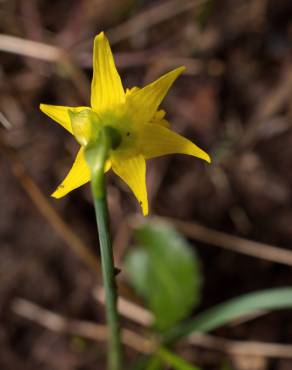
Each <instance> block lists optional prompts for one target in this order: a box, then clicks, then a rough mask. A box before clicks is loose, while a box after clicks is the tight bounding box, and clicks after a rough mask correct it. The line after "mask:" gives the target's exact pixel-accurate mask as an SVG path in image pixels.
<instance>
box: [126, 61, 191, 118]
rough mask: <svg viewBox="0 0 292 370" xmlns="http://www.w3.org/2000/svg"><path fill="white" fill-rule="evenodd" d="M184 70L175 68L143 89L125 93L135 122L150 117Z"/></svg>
mask: <svg viewBox="0 0 292 370" xmlns="http://www.w3.org/2000/svg"><path fill="white" fill-rule="evenodd" d="M184 70H185V67H179V68H176V69H174V70H173V71H171V72H169V73H167V74H165V75H164V76H162V77H160V78H159V79H158V80H156V81H154V82H152V83H151V84H149V85H147V86H145V87H144V88H143V89H135V90H134V91H133V92H132V91H130V93H129V94H128V95H127V105H128V110H129V114H130V115H131V116H132V117H133V119H134V120H135V121H136V122H137V124H140V123H142V124H143V123H147V122H149V121H150V120H151V119H152V117H153V116H154V114H155V112H156V111H157V108H158V107H159V105H160V103H161V102H162V100H163V98H164V97H165V95H166V94H167V92H168V90H169V88H170V87H171V85H172V84H173V82H174V81H175V80H176V78H177V77H178V76H179V75H180V74H181V73H182V72H183V71H184Z"/></svg>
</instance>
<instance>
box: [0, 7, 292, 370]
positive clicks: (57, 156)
mask: <svg viewBox="0 0 292 370" xmlns="http://www.w3.org/2000/svg"><path fill="white" fill-rule="evenodd" d="M0 20H1V22H0V32H1V34H0V60H1V65H0V122H1V123H0V152H1V157H0V173H1V175H0V193H1V196H0V238H1V239H0V241H1V244H0V279H1V280H0V320H1V327H0V368H1V370H2V369H3V370H18V369H22V370H26V369H27V370H32V369H34V370H35V369H42V370H45V369H46V370H47V369H50V370H57V369H58V370H67V369H68V370H69V369H70V370H73V369H78V370H81V369H84V370H91V369H96V368H97V367H96V364H97V363H98V364H100V365H99V367H98V369H103V368H104V367H103V364H104V359H105V345H104V342H103V341H99V342H98V345H96V343H95V342H94V341H92V340H89V339H88V340H84V339H82V338H81V337H80V336H79V335H77V334H78V330H76V332H77V334H76V335H75V334H74V330H73V329H72V330H71V331H72V332H73V334H72V332H71V333H68V332H65V333H63V330H62V320H61V317H62V318H64V317H65V318H66V317H67V318H68V317H69V318H72V319H76V320H86V321H90V322H97V323H100V324H103V323H104V308H103V305H102V304H101V303H100V302H97V301H98V300H100V298H98V297H96V294H95V296H94V294H93V292H94V291H95V288H96V285H97V284H100V274H99V273H98V274H97V273H96V270H98V269H99V266H98V262H96V261H98V259H97V258H98V248H97V246H98V242H97V236H96V228H95V219H94V211H93V208H92V202H91V195H90V191H89V190H90V189H89V186H88V185H86V186H84V187H82V188H80V189H77V190H75V191H74V192H72V193H70V194H69V195H68V196H67V197H65V198H63V199H61V200H54V199H52V198H50V194H51V192H52V191H53V190H54V189H55V188H56V186H57V185H58V184H59V183H60V182H61V181H62V180H63V178H64V176H65V174H66V173H67V171H68V170H69V168H70V166H71V164H72V162H73V159H74V157H75V154H76V152H77V150H78V145H77V143H76V142H75V141H74V139H73V138H72V137H70V136H69V135H68V134H67V133H66V132H65V130H63V129H62V128H61V127H59V126H58V125H57V124H56V123H54V122H53V121H51V120H50V119H49V118H47V117H46V116H44V115H43V114H42V113H41V112H40V111H39V109H38V106H39V103H41V102H42V103H46V104H56V105H69V106H80V105H86V104H88V102H89V94H90V80H91V75H92V41H93V38H94V36H95V35H96V34H97V33H98V32H100V31H101V30H104V31H105V32H106V34H107V36H108V37H109V39H110V41H111V45H112V49H113V52H114V55H115V59H116V63H117V67H118V69H119V71H120V73H121V76H122V79H123V81H124V86H125V87H131V86H143V85H144V84H146V83H148V82H150V81H152V80H154V79H155V78H157V77H158V76H160V75H161V74H163V73H165V72H167V71H169V70H170V69H172V68H175V67H177V66H179V65H185V66H186V67H187V70H186V72H185V73H184V75H183V76H182V77H180V78H179V79H178V80H177V81H176V83H175V85H174V87H173V88H172V90H171V91H170V93H169V95H168V97H167V98H166V99H165V101H164V103H163V108H164V109H166V111H167V119H168V120H169V121H170V122H171V125H172V128H173V129H174V130H175V131H177V132H179V133H181V134H183V135H184V136H186V137H188V138H189V139H191V140H192V141H194V142H195V143H196V144H197V145H199V146H200V147H202V148H203V149H205V150H206V151H207V152H209V153H210V155H211V156H212V159H213V163H212V164H211V165H207V164H205V163H203V162H201V161H199V160H196V159H194V158H189V157H187V156H180V155H173V156H167V157H163V158H159V159H155V160H153V161H149V162H148V178H147V184H148V190H149V200H150V209H151V215H158V216H161V217H162V218H168V219H169V221H170V223H172V224H173V225H175V226H176V227H177V228H178V229H179V230H180V232H182V234H183V235H185V237H186V238H188V239H189V241H190V242H191V243H192V245H194V246H195V247H196V250H197V253H198V255H199V257H200V260H201V266H202V267H201V268H202V271H203V276H204V282H203V291H202V304H201V308H207V307H210V306H212V305H214V304H216V303H218V302H221V301H223V300H225V299H228V298H232V297H234V296H236V295H239V294H242V293H247V292H251V291H255V290H259V289H265V288H270V287H278V286H283V285H291V284H292V250H291V243H292V227H291V225H292V203H291V195H292V193H291V186H292V172H291V164H292V163H291V159H292V129H291V127H292V126H291V124H292V64H291V63H292V54H291V52H292V48H291V45H292V2H291V0H278V1H273V0H218V1H216V0H156V1H154V0H83V1H81V0H79V1H78V0H67V1H65V0H59V1H49V0H1V1H0ZM107 180H108V197H109V205H110V214H111V221H112V222H111V224H112V230H113V243H114V248H115V255H116V261H117V262H116V264H117V266H118V267H121V266H122V258H123V255H124V254H125V251H126V250H127V247H128V246H129V245H130V244H131V239H132V231H131V230H132V227H131V224H132V223H133V220H134V221H135V219H136V218H137V214H138V213H139V212H140V210H139V209H138V207H137V204H136V200H135V199H134V196H133V195H132V193H130V192H129V190H128V188H127V187H126V186H125V185H124V184H123V183H121V182H120V180H119V179H117V177H114V176H112V174H111V173H110V174H108V176H107ZM234 237H235V238H234ZM252 241H256V242H258V244H254V243H253V242H252ZM120 280H121V281H124V278H123V274H121V276H120ZM120 292H121V294H122V295H123V296H124V297H125V298H129V299H134V297H133V293H132V291H131V290H129V289H128V288H127V286H126V287H125V283H124V282H123V284H122V286H121V288H120ZM43 309H45V310H47V311H42V310H43ZM53 313H57V314H58V315H60V316H61V317H55V316H52V315H53ZM46 315H47V316H46ZM50 315H51V316H50ZM58 320H59V321H58ZM60 320H61V322H60ZM126 324H127V323H126ZM127 325H128V326H129V325H130V327H132V328H134V329H135V328H136V327H135V324H133V323H130V324H129V323H128V324H127ZM69 332H70V330H69ZM216 334H218V335H220V336H223V337H225V338H229V339H230V340H235V339H238V340H239V339H240V340H244V341H247V342H250V341H271V342H276V343H282V344H289V343H292V320H291V311H290V312H289V311H281V312H277V313H272V314H270V315H268V316H263V317H258V318H257V319H256V320H245V321H244V322H241V323H238V322H237V323H236V324H234V325H231V326H227V327H224V328H222V329H218V330H217V331H216ZM101 335H102V333H101ZM207 347H208V346H207ZM215 347H216V346H215ZM291 348H292V347H291ZM227 352H228V351H227ZM291 353H292V349H291ZM126 356H127V358H128V359H129V360H131V359H133V358H135V357H136V356H137V352H136V351H134V350H131V349H127V353H126ZM185 356H186V358H189V359H190V360H192V361H195V363H197V364H199V365H200V366H202V367H203V368H204V369H219V364H221V363H222V360H223V359H224V358H225V357H226V356H227V357H228V356H229V357H230V358H231V359H232V366H233V369H239V370H244V369H248V370H253V369H254V370H266V369H271V370H272V369H273V370H289V369H291V368H292V359H288V358H287V356H281V353H279V354H278V355H277V356H275V357H274V358H269V357H268V356H264V355H257V356H254V357H250V356H247V357H246V356H243V355H240V356H235V355H232V354H228V353H221V352H218V349H216V348H213V349H212V348H211V349H210V348H203V349H201V348H196V346H194V347H193V348H192V350H191V351H190V350H189V351H188V352H187V353H186V354H185ZM288 357H289V356H288Z"/></svg>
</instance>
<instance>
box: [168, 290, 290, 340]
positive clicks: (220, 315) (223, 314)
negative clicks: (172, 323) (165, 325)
mask: <svg viewBox="0 0 292 370" xmlns="http://www.w3.org/2000/svg"><path fill="white" fill-rule="evenodd" d="M284 308H292V288H290V287H282V288H274V289H268V290H263V291H259V292H254V293H249V294H245V295H243V296H240V297H237V298H233V299H231V300H229V301H227V302H224V303H221V304H219V305H217V306H214V307H212V308H210V309H209V310H207V311H205V312H202V313H201V314H199V315H198V316H196V317H195V318H194V319H193V320H190V321H188V322H186V323H184V324H182V325H178V326H177V327H176V328H173V329H171V330H170V331H169V332H168V333H166V334H165V336H164V338H165V340H166V342H173V341H176V340H179V339H181V338H183V337H185V336H188V335H190V334H191V333H192V332H196V331H197V332H208V331H211V330H214V329H216V328H218V327H220V326H222V325H224V324H227V323H229V322H231V321H233V320H234V319H237V318H240V317H242V316H246V315H250V314H253V313H255V312H256V311H260V310H264V311H271V310H280V309H284Z"/></svg>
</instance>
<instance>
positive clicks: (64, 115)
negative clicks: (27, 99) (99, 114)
mask: <svg viewBox="0 0 292 370" xmlns="http://www.w3.org/2000/svg"><path fill="white" fill-rule="evenodd" d="M69 109H70V110H71V111H73V112H80V111H82V110H84V109H91V108H88V107H64V106H61V105H48V104H40V110H41V111H42V112H43V113H45V114H46V115H47V116H49V117H50V118H52V120H54V121H56V122H58V123H59V124H60V125H61V126H63V127H64V128H65V129H66V130H67V131H69V132H70V133H71V134H73V131H72V126H71V121H70V117H69Z"/></svg>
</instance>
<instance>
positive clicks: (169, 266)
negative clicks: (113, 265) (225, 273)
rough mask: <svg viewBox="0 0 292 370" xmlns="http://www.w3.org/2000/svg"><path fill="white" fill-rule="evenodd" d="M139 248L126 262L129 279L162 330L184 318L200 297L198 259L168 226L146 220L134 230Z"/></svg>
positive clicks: (131, 253) (158, 327)
mask: <svg viewBox="0 0 292 370" xmlns="http://www.w3.org/2000/svg"><path fill="white" fill-rule="evenodd" d="M135 234H136V238H137V240H138V242H139V244H140V245H141V247H139V248H136V249H133V251H131V252H130V253H129V254H128V256H127V258H126V262H125V270H126V272H127V274H128V277H129V280H130V282H131V283H132V285H133V286H134V288H135V289H136V291H137V293H138V294H140V295H141V296H142V297H143V298H144V299H145V300H146V303H147V305H148V307H149V309H150V310H151V311H152V312H153V314H154V316H155V319H156V321H155V326H156V328H157V329H158V330H165V329H168V328H170V327H171V326H173V325H174V324H176V323H177V322H178V321H180V320H181V319H183V318H185V317H186V316H187V315H188V314H189V313H190V311H191V310H192V309H193V307H194V306H195V305H196V304H198V302H199V297H200V287H201V275H200V271H199V262H198V259H197V257H196V255H195V253H194V252H193V250H192V248H191V247H190V245H189V244H188V243H187V242H186V241H185V240H184V239H183V238H182V237H181V236H180V235H179V234H178V233H177V232H176V231H175V230H174V229H173V228H172V227H170V226H168V225H166V224H164V223H163V224H162V223H159V224H154V223H147V224H144V225H143V226H140V227H139V228H138V229H137V230H136V233H135Z"/></svg>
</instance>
